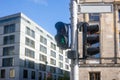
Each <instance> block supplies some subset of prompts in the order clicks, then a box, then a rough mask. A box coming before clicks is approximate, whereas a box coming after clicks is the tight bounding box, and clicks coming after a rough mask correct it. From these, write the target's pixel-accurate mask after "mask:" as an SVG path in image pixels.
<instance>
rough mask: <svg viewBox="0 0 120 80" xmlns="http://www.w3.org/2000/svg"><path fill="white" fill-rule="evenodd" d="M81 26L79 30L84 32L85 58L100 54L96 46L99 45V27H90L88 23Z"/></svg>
mask: <svg viewBox="0 0 120 80" xmlns="http://www.w3.org/2000/svg"><path fill="white" fill-rule="evenodd" d="M79 25H80V26H79ZM79 25H78V26H79V29H80V30H81V31H82V32H83V58H88V57H91V56H93V55H96V54H98V53H99V52H100V49H99V46H95V44H96V43H99V33H98V32H99V26H98V25H89V24H88V23H87V22H82V23H81V24H79ZM93 45H94V46H93Z"/></svg>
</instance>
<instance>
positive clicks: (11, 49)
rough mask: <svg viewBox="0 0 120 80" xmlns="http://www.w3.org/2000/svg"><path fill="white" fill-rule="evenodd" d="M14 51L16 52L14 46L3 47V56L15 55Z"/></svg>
mask: <svg viewBox="0 0 120 80" xmlns="http://www.w3.org/2000/svg"><path fill="white" fill-rule="evenodd" d="M14 53H15V51H14V46H10V47H4V48H3V56H7V55H14Z"/></svg>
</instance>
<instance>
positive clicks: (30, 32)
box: [26, 27, 35, 38]
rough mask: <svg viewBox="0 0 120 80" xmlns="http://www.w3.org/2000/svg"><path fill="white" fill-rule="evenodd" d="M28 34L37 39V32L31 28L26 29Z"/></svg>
mask: <svg viewBox="0 0 120 80" xmlns="http://www.w3.org/2000/svg"><path fill="white" fill-rule="evenodd" d="M26 34H27V35H29V36H31V37H33V38H35V31H33V30H31V29H30V28H28V27H26Z"/></svg>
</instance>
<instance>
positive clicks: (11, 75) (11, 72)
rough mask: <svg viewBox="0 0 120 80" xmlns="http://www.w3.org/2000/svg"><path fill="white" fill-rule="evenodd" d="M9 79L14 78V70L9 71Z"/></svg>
mask: <svg viewBox="0 0 120 80" xmlns="http://www.w3.org/2000/svg"><path fill="white" fill-rule="evenodd" d="M9 74H10V78H14V77H15V69H10V73H9Z"/></svg>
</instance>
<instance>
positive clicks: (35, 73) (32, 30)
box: [0, 13, 70, 80]
mask: <svg viewBox="0 0 120 80" xmlns="http://www.w3.org/2000/svg"><path fill="white" fill-rule="evenodd" d="M69 64H70V61H69V59H68V58H67V56H66V53H65V51H63V50H61V49H59V48H58V47H57V46H56V42H55V40H54V37H53V36H51V35H50V34H49V33H48V32H47V31H45V30H44V29H42V28H41V27H40V26H39V25H37V24H36V23H35V22H33V21H32V20H30V19H29V18H28V17H26V16H25V15H24V14H22V13H17V14H13V15H10V16H5V17H2V18H0V80H45V79H46V77H52V80H60V78H61V77H63V76H64V73H66V74H69V71H70V66H69Z"/></svg>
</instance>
